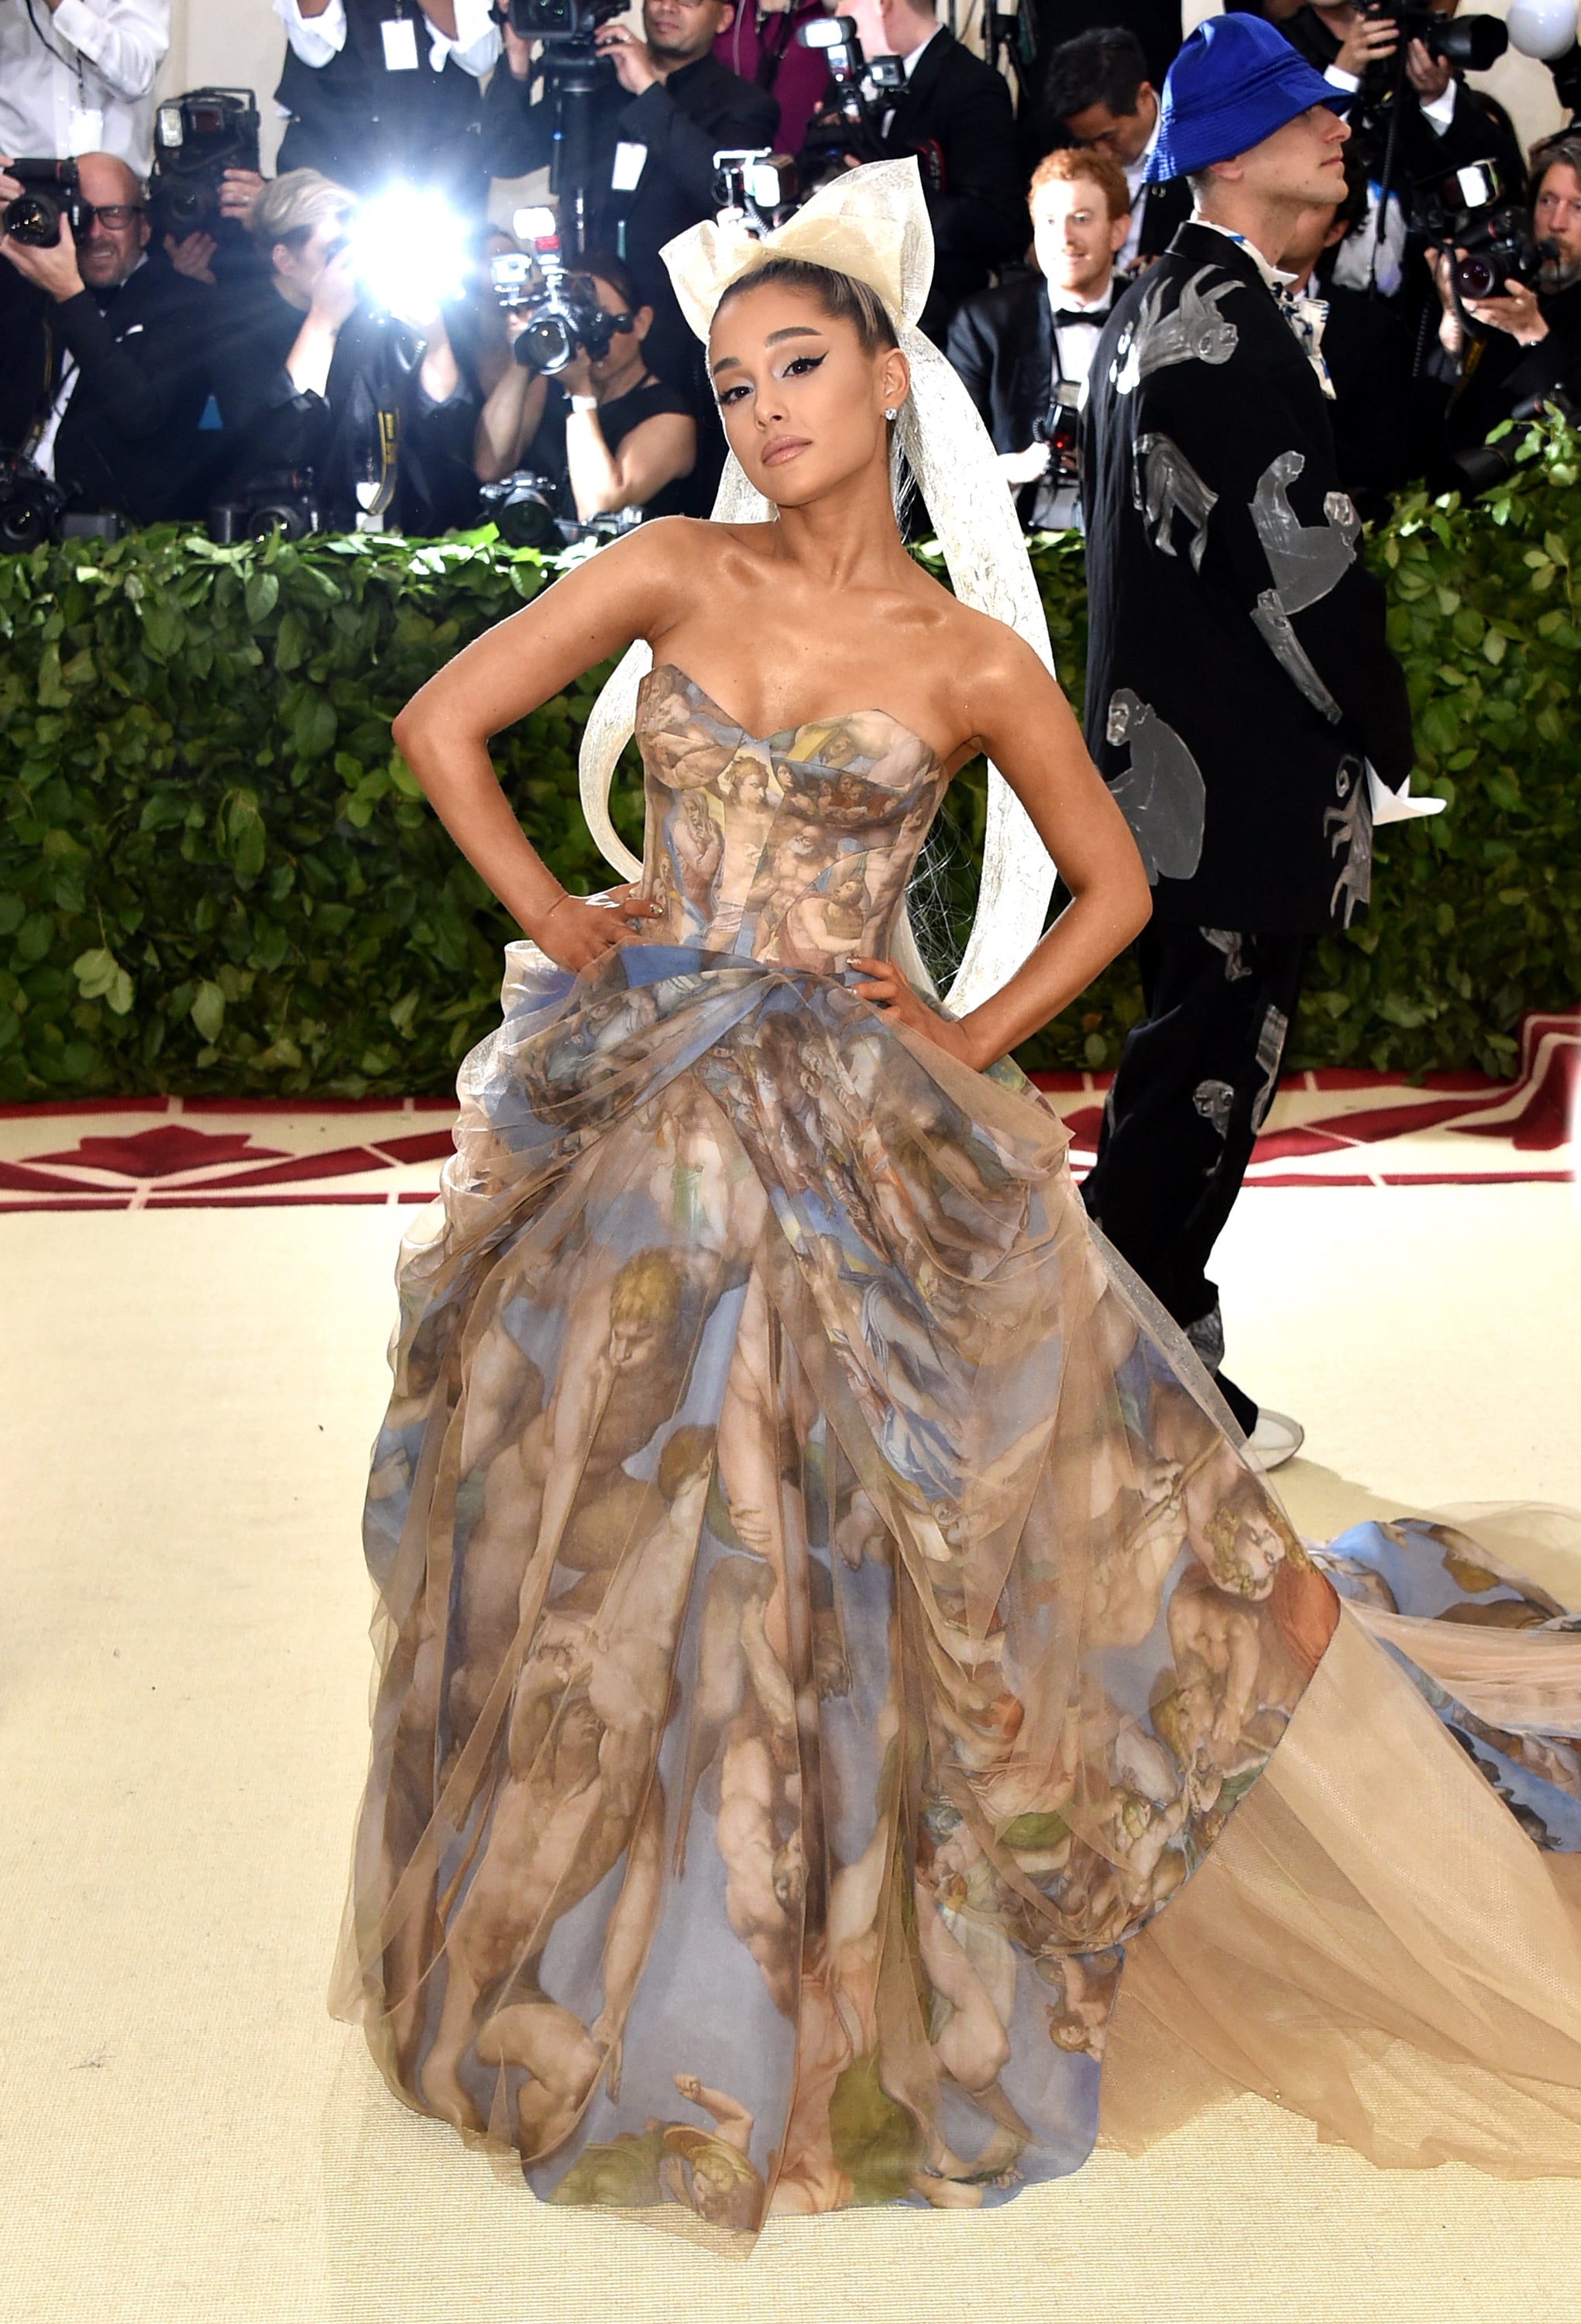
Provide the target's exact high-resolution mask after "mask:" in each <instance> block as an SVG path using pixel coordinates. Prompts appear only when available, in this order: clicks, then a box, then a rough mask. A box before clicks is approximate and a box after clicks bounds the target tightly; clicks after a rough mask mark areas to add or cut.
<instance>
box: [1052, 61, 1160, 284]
mask: <svg viewBox="0 0 1581 2324" xmlns="http://www.w3.org/2000/svg"><path fill="white" fill-rule="evenodd" d="M1043 109H1044V112H1045V114H1046V115H1048V116H1049V118H1050V119H1051V120H1052V122H1053V123H1054V124H1056V127H1057V130H1058V132H1059V134H1062V135H1063V136H1064V137H1066V138H1068V139H1069V140H1070V142H1071V144H1072V145H1079V146H1080V147H1081V148H1082V149H1083V150H1084V151H1086V152H1093V153H1107V154H1108V157H1109V159H1110V161H1117V162H1118V163H1119V165H1120V168H1121V169H1122V171H1124V172H1125V178H1126V192H1127V194H1128V195H1129V198H1130V211H1131V222H1130V225H1129V226H1128V227H1127V228H1126V239H1125V241H1124V242H1123V243H1122V244H1121V245H1120V253H1119V263H1120V264H1121V265H1122V266H1123V267H1126V268H1130V269H1133V270H1134V269H1135V267H1136V266H1137V265H1138V264H1142V265H1145V264H1148V263H1151V261H1152V260H1154V259H1155V258H1157V257H1158V256H1160V255H1161V254H1162V253H1163V252H1164V251H1166V250H1167V249H1168V248H1169V245H1170V237H1171V236H1172V234H1173V233H1174V230H1175V228H1176V226H1180V225H1181V224H1183V222H1184V221H1185V219H1186V218H1187V217H1189V216H1190V209H1191V197H1190V192H1189V191H1188V189H1187V186H1186V182H1185V180H1184V179H1183V178H1172V179H1170V180H1167V181H1166V182H1165V183H1163V184H1161V185H1149V184H1148V183H1147V164H1148V162H1149V161H1151V160H1152V159H1153V149H1154V146H1155V145H1156V144H1157V143H1158V94H1157V91H1156V90H1155V89H1154V86H1153V83H1152V82H1151V81H1150V80H1149V79H1148V78H1147V65H1146V59H1145V58H1144V55H1143V53H1142V44H1141V42H1139V41H1138V40H1137V39H1136V37H1135V33H1133V32H1125V31H1122V30H1120V29H1118V28H1114V29H1110V30H1100V31H1098V32H1080V33H1078V34H1077V36H1076V38H1075V39H1074V40H1073V41H1067V42H1064V44H1063V46H1062V47H1060V48H1057V49H1056V50H1055V51H1054V53H1053V55H1052V58H1051V59H1050V60H1049V73H1048V80H1047V83H1046V85H1045V87H1044V91H1043Z"/></svg>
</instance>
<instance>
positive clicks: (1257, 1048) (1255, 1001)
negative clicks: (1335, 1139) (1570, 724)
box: [1083, 14, 1413, 1468]
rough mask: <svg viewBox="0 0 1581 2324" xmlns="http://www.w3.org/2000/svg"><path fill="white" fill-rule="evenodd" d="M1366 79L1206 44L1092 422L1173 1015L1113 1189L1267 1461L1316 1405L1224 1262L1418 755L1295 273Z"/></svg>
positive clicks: (1143, 1075) (1116, 1122) (1096, 663)
mask: <svg viewBox="0 0 1581 2324" xmlns="http://www.w3.org/2000/svg"><path fill="white" fill-rule="evenodd" d="M1343 103H1344V99H1343V97H1339V96H1338V93H1337V91H1335V90H1333V89H1332V88H1329V86H1328V83H1326V82H1325V81H1323V80H1322V79H1320V78H1319V76H1318V75H1317V74H1316V73H1315V72H1313V70H1312V69H1311V68H1310V66H1309V65H1308V64H1306V63H1305V62H1304V61H1303V60H1301V58H1300V57H1298V56H1297V55H1296V53H1295V51H1293V50H1291V49H1290V48H1289V47H1288V46H1287V45H1286V44H1285V43H1284V42H1282V40H1281V38H1280V36H1279V34H1278V33H1277V32H1275V31H1274V29H1273V26H1272V25H1270V24H1268V23H1264V20H1263V19H1262V18H1261V17H1256V16H1251V15H1246V14H1234V15H1223V16H1215V17H1210V18H1209V20H1208V22H1207V23H1205V24H1203V25H1200V27H1199V28H1198V30H1197V31H1196V32H1194V33H1193V34H1192V36H1191V38H1190V40H1189V41H1188V42H1186V43H1185V46H1184V47H1183V48H1182V49H1181V53H1180V55H1179V57H1178V58H1177V59H1176V60H1175V62H1174V64H1173V66H1172V68H1171V70H1170V76H1169V80H1168V82H1167V83H1166V86H1165V94H1164V105H1163V121H1162V127H1161V134H1160V138H1159V144H1158V152H1157V153H1156V155H1155V157H1154V165H1153V166H1154V171H1155V172H1162V171H1166V170H1167V171H1170V172H1171V174H1177V173H1178V174H1182V175H1189V177H1190V184H1191V190H1192V193H1193V196H1194V198H1195V201H1196V205H1197V210H1196V214H1195V215H1194V216H1193V217H1192V218H1191V220H1190V222H1189V223H1188V224H1187V225H1185V226H1181V228H1180V230H1179V232H1178V233H1177V234H1176V235H1175V237H1174V240H1173V242H1172V244H1171V246H1170V249H1169V251H1168V253H1167V254H1166V255H1165V256H1164V257H1163V258H1162V259H1161V260H1160V261H1159V263H1158V264H1157V265H1156V266H1155V267H1154V268H1153V269H1152V270H1151V272H1148V273H1147V274H1145V275H1144V277H1143V278H1142V280H1141V281H1138V282H1136V283H1134V284H1133V285H1132V287H1131V289H1130V290H1129V291H1126V295H1125V297H1124V298H1123V299H1122V300H1120V302H1119V304H1118V306H1117V308H1116V309H1115V311H1114V315H1113V317H1112V318H1111V320H1110V322H1109V325H1108V329H1107V330H1106V331H1105V333H1104V337H1103V339H1102V342H1101V343H1100V345H1099V347H1098V355H1097V356H1096V358H1095V359H1094V363H1093V368H1092V393H1091V398H1090V401H1089V413H1088V430H1087V438H1086V447H1085V467H1084V484H1085V501H1086V508H1087V526H1088V605H1089V622H1090V631H1089V659H1088V678H1087V713H1086V734H1087V743H1088V748H1089V750H1090V751H1091V752H1092V754H1093V757H1094V759H1095V761H1097V764H1098V768H1099V770H1100V771H1101V772H1102V773H1103V774H1104V775H1105V777H1106V779H1108V783H1109V786H1110V788H1111V789H1112V790H1113V792H1114V795H1115V798H1116V800H1117V803H1118V804H1119V805H1120V807H1122V808H1123V809H1124V811H1125V814H1126V820H1127V821H1128V823H1129V824H1130V825H1131V828H1132V831H1133V833H1134V835H1135V839H1136V843H1137V845H1138V846H1139V847H1140V849H1141V851H1142V854H1143V859H1144V862H1145V864H1146V867H1147V871H1148V875H1149V878H1150V879H1151V881H1153V883H1154V899H1155V900H1154V917H1153V919H1152V922H1151V923H1150V925H1149V927H1147V928H1146V929H1145V930H1144V932H1143V935H1142V936H1141V938H1140V939H1139V941H1138V945H1137V954H1138V961H1139V965H1140V967H1141V971H1142V985H1143V996H1144V1015H1143V1018H1142V1019H1141V1021H1140V1022H1139V1023H1138V1024H1137V1025H1135V1027H1134V1028H1133V1029H1132V1031H1131V1032H1130V1034H1129V1035H1128V1037H1127V1038H1126V1047H1125V1049H1124V1051H1123V1052H1122V1055H1121V1058H1120V1064H1119V1068H1118V1071H1117V1074H1116V1075H1115V1080H1114V1084H1113V1087H1112V1089H1111V1091H1110V1093H1109V1099H1108V1105H1107V1107H1106V1110H1105V1120H1104V1129H1103V1134H1102V1138H1101V1140H1100V1144H1099V1148H1098V1162H1097V1167H1095V1168H1094V1170H1093V1171H1092V1173H1091V1175H1090V1176H1089V1178H1088V1180H1087V1182H1086V1185H1085V1187H1084V1189H1083V1192H1084V1195H1085V1198H1086V1200H1087V1203H1088V1207H1089V1210H1090V1211H1091V1213H1092V1215H1093V1217H1094V1218H1095V1219H1096V1220H1097V1221H1098V1224H1099V1225H1100V1226H1101V1227H1102V1228H1103V1230H1104V1232H1105V1233H1106V1234H1107V1235H1108V1237H1109V1240H1111V1241H1112V1242H1113V1243H1114V1244H1115V1245H1116V1246H1117V1249H1118V1250H1120V1252H1121V1253H1122V1255H1123V1256H1124V1257H1125V1258H1126V1259H1128V1260H1129V1261H1130V1263H1131V1265H1132V1266H1133V1267H1134V1268H1135V1269H1136V1272H1137V1273H1138V1274H1139V1275H1140V1276H1141V1277H1142V1278H1143V1280H1144V1282H1145V1283H1146V1284H1147V1285H1148V1286H1150V1288H1151V1289H1152V1290H1153V1291H1154V1294H1155V1295H1156V1296H1157V1297H1158V1299H1159V1300H1160V1301H1161V1302H1162V1304H1163V1306H1165V1307H1166V1308H1167V1309H1168V1310H1169V1312H1170V1314H1172V1316H1173V1317H1174V1319H1175V1321H1176V1322H1177V1323H1179V1324H1180V1325H1181V1329H1182V1330H1183V1331H1184V1332H1185V1333H1186V1335H1187V1337H1188V1339H1190V1342H1191V1343H1192V1345H1193V1346H1194V1347H1195V1348H1196V1350H1197V1351H1198V1353H1199V1355H1200V1357H1201V1359H1202V1360H1203V1362H1204V1364H1205V1365H1206V1366H1207V1367H1208V1368H1209V1370H1210V1371H1213V1372H1215V1373H1217V1374H1218V1386H1219V1388H1220V1389H1221V1390H1222V1392H1223V1394H1224V1397H1225V1399H1226V1402H1227V1404H1228V1406H1230V1409H1231V1411H1232V1412H1233V1413H1234V1415H1235V1416H1236V1419H1237V1420H1238V1421H1239V1422H1240V1424H1241V1425H1242V1427H1243V1428H1244V1429H1245V1432H1246V1435H1247V1438H1248V1443H1249V1449H1250V1452H1251V1454H1252V1457H1253V1458H1254V1459H1255V1460H1256V1461H1257V1462H1259V1463H1260V1464H1261V1465H1262V1466H1264V1467H1266V1468H1272V1467H1274V1466H1276V1465H1277V1464H1278V1463H1279V1462H1281V1461H1284V1460H1288V1459H1289V1458H1290V1456H1291V1453H1293V1452H1296V1451H1297V1450H1298V1449H1299V1447H1300V1444H1301V1429H1300V1428H1299V1426H1298V1425H1296V1424H1295V1423H1294V1422H1293V1421H1291V1420H1288V1419H1287V1418H1285V1416H1283V1415H1282V1414H1277V1413H1273V1412H1269V1411H1266V1410H1264V1411H1260V1410H1259V1408H1258V1406H1257V1405H1256V1404H1255V1403H1254V1401H1253V1400H1252V1398H1251V1397H1248V1396H1246V1395H1245V1393H1244V1392H1243V1391H1242V1390H1241V1389H1239V1388H1236V1386H1235V1384H1234V1383H1233V1382H1232V1381H1230V1380H1228V1379H1226V1378H1225V1376H1224V1374H1223V1372H1222V1371H1221V1370H1220V1369H1219V1367H1220V1365H1221V1362H1222V1359H1223V1354H1224V1327H1223V1322H1222V1318H1221V1315H1220V1312H1219V1305H1218V1290H1217V1288H1216V1286H1215V1285H1214V1284H1213V1283H1212V1282H1211V1281H1210V1280H1209V1277H1208V1274H1207V1268H1208V1264H1209V1259H1210V1258H1211V1254H1212V1250H1213V1245H1214V1243H1215V1241H1216V1240H1217V1238H1218V1234H1219V1232H1220V1231H1221V1229H1222V1228H1223V1226H1224V1224H1225V1222H1226V1221H1227V1218H1228V1216H1229V1213H1230V1210H1231V1208H1232V1206H1233V1204H1234V1202H1235V1198H1236V1194H1237V1192H1238V1190H1239V1187H1240V1183H1241V1179H1242V1177H1243V1176H1244V1174H1245V1167H1246V1164H1247V1162H1248V1161H1249V1159H1250V1157H1251V1153H1252V1147H1253V1142H1254V1140H1255V1136H1256V1133H1257V1131H1258V1130H1260V1129H1261V1128H1262V1126H1263V1123H1264V1120H1265V1119H1266V1117H1267V1113H1268V1109H1269V1107H1270V1105H1271V1104H1272V1102H1273V1095H1274V1093H1275V1091H1276V1089H1277V1087H1278V1084H1279V1077H1280V1073H1281V1071H1282V1065H1283V1060H1284V1055H1285V1049H1286V1045H1287V1042H1288V1039H1289V1035H1290V1027H1291V1019H1292V1017H1293V1015H1294V1012H1295V1008H1296V1002H1297V1000H1298V997H1299V995H1300V991H1301V973H1302V967H1303V964H1304V958H1305V954H1306V952H1307V950H1308V947H1309V946H1310V942H1311V939H1312V937H1313V936H1316V935H1318V934H1319V933H1320V932H1322V931H1323V930H1325V929H1327V928H1329V927H1349V926H1352V925H1353V924H1354V923H1355V922H1356V920H1357V919H1358V918H1360V917H1361V916H1362V915H1363V914H1364V913H1365V910H1366V907H1367V900H1368V895H1369V890H1370V885H1371V869H1372V839H1373V832H1372V806H1371V788H1370V781H1369V777H1368V772H1367V768H1368V762H1369V761H1370V762H1371V765H1372V767H1373V768H1374V769H1375V770H1376V772H1377V775H1378V777H1379V778H1380V779H1381V780H1382V781H1383V783H1384V784H1385V785H1387V786H1388V788H1390V789H1391V790H1393V791H1398V790H1399V789H1400V788H1402V786H1403V785H1404V783H1405V782H1406V781H1407V779H1408V778H1409V775H1410V771H1411V761H1412V756H1413V749H1412V741H1411V712H1410V705H1409V702H1408V699H1407V695H1406V687H1405V678H1404V673H1403V672H1402V669H1401V668H1400V665H1399V663H1398V662H1397V661H1396V660H1395V659H1394V657H1393V654H1392V653H1391V652H1390V650H1389V648H1388V645H1387V643H1386V641H1385V636H1384V600H1383V590H1382V589H1381V587H1380V586H1379V585H1378V583H1377V582H1376V580H1375V579H1374V577H1373V576H1372V575H1371V574H1370V573H1369V572H1368V571H1367V569H1366V567H1365V564H1364V563H1363V562H1362V559H1361V556H1360V534H1361V523H1360V520H1359V518H1358V517H1357V516H1356V511H1355V509H1354V508H1353V507H1352V505H1351V503H1350V501H1349V499H1348V497H1347V494H1346V493H1345V491H1344V489H1343V487H1342V485H1341V484H1340V481H1339V476H1338V474H1337V469H1336V466H1335V458H1334V436H1333V429H1332V428H1331V426H1330V423H1329V417H1328V398H1327V396H1326V394H1325V392H1324V384H1323V376H1322V366H1321V362H1320V359H1319V355H1318V352H1317V327H1318V323H1319V317H1318V315H1317V313H1316V311H1315V309H1314V304H1313V302H1310V301H1291V300H1287V299H1286V298H1285V297H1284V296H1283V295H1282V285H1281V283H1280V281H1279V280H1278V272H1277V270H1278V266H1279V260H1280V258H1281V256H1282V253H1283V251H1284V249H1285V247H1286V244H1287V243H1288V241H1289V239H1290V236H1291V233H1292V231H1293V229H1294V228H1295V226H1296V223H1297V221H1298V220H1299V219H1300V217H1301V216H1302V214H1303V213H1304V212H1305V211H1306V210H1308V209H1310V208H1312V207H1313V206H1314V205H1317V204H1320V203H1322V202H1325V201H1329V202H1333V201H1337V200H1339V199H1340V198H1342V197H1343V195H1344V191H1345V166H1344V161H1343V158H1342V149H1343V146H1344V143H1345V139H1346V137H1347V134H1348V133H1347V128H1346V124H1345V123H1344V121H1343V120H1342V119H1341V118H1340V117H1339V115H1338V114H1337V111H1335V110H1334V107H1335V106H1336V105H1337V104H1338V105H1343Z"/></svg>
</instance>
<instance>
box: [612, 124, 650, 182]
mask: <svg viewBox="0 0 1581 2324" xmlns="http://www.w3.org/2000/svg"><path fill="white" fill-rule="evenodd" d="M647 159H648V148H647V146H646V145H632V144H630V143H628V142H627V140H626V139H625V138H624V137H622V138H621V140H620V143H619V144H618V145H617V146H616V148H615V161H614V167H613V168H612V169H611V171H610V191H611V193H612V194H630V193H634V192H635V191H636V188H637V180H638V179H639V178H640V177H641V175H642V165H643V163H644V162H645V161H647Z"/></svg>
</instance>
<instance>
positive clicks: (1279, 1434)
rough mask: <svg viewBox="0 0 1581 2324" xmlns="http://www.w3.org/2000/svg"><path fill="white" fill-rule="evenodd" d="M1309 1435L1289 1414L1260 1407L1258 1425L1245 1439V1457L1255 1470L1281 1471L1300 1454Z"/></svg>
mask: <svg viewBox="0 0 1581 2324" xmlns="http://www.w3.org/2000/svg"><path fill="white" fill-rule="evenodd" d="M1306 1434H1307V1432H1306V1430H1305V1429H1304V1428H1303V1427H1302V1426H1301V1422H1300V1421H1299V1420H1292V1419H1291V1416H1290V1415H1289V1413H1288V1412H1271V1411H1270V1410H1269V1408H1268V1406H1266V1405H1265V1404H1264V1405H1259V1406H1258V1407H1257V1425H1256V1426H1255V1428H1254V1429H1253V1431H1252V1433H1251V1434H1250V1435H1249V1436H1248V1437H1247V1439H1246V1458H1247V1460H1248V1461H1249V1462H1251V1464H1252V1466H1253V1468H1254V1469H1262V1470H1263V1471H1268V1470H1270V1469H1282V1468H1283V1466H1284V1464H1285V1462H1287V1461H1293V1460H1294V1458H1295V1456H1296V1454H1297V1453H1298V1452H1300V1451H1301V1446H1302V1444H1303V1443H1305V1442H1306Z"/></svg>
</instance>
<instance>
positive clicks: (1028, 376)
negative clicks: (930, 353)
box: [944, 274, 1054, 452]
mask: <svg viewBox="0 0 1581 2324" xmlns="http://www.w3.org/2000/svg"><path fill="white" fill-rule="evenodd" d="M944 352H945V354H946V355H948V356H949V358H950V361H951V364H953V365H954V367H955V369H956V371H957V372H959V373H960V374H961V379H962V380H963V381H964V383H965V385H966V392H967V393H968V394H969V395H970V398H971V400H972V401H973V402H974V403H975V404H976V406H977V408H978V410H979V413H980V414H981V417H982V423H983V426H984V427H985V428H986V429H988V434H989V435H990V436H991V437H992V438H993V439H994V449H995V451H996V452H1025V449H1026V447H1027V446H1028V445H1029V444H1030V443H1031V442H1032V441H1033V439H1034V430H1035V429H1036V425H1037V422H1038V420H1040V419H1041V418H1042V416H1043V413H1044V412H1045V411H1046V410H1048V404H1049V392H1050V387H1051V384H1052V380H1053V370H1054V334H1053V326H1052V322H1051V320H1050V317H1049V286H1048V284H1047V283H1046V282H1045V281H1044V280H1043V276H1042V275H1041V274H1007V276H1006V278H1005V280H1004V281H1002V282H997V283H996V284H995V285H994V287H993V289H992V290H991V291H976V292H975V293H974V294H973V295H972V297H971V298H970V299H968V300H965V301H964V302H963V304H962V305H961V309H960V310H959V312H958V313H957V315H956V318H955V320H954V321H953V322H952V323H951V326H950V336H949V338H948V339H947V340H946V342H945V346H944Z"/></svg>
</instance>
